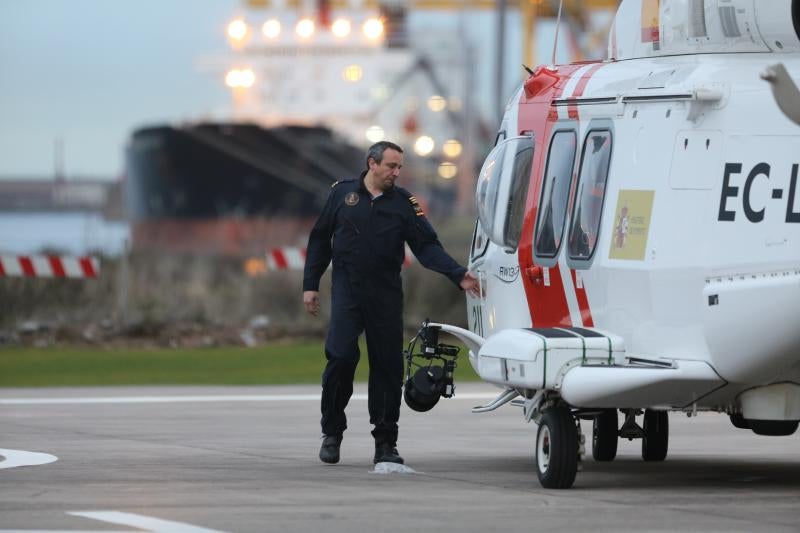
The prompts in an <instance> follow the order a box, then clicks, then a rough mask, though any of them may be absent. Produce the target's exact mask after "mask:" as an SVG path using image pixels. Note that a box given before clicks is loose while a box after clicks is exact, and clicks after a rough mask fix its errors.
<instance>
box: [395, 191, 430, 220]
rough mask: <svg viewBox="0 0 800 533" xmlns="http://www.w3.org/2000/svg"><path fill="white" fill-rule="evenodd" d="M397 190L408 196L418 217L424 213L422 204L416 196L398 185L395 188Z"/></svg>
mask: <svg viewBox="0 0 800 533" xmlns="http://www.w3.org/2000/svg"><path fill="white" fill-rule="evenodd" d="M397 192H399V193H400V194H402V195H403V196H405V197H406V198H408V201H409V202H411V207H413V208H414V213H416V214H417V216H418V217H421V216H424V215H425V213H424V212H423V211H422V206H421V205H419V201H418V200H417V198H416V196H414V195H413V194H411V193H410V192H408V191H407V190H405V189H403V188H400V187H398V188H397Z"/></svg>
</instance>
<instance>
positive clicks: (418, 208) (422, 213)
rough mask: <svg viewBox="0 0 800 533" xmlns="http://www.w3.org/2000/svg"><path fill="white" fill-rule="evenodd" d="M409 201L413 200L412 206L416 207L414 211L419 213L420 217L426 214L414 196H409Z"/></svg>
mask: <svg viewBox="0 0 800 533" xmlns="http://www.w3.org/2000/svg"><path fill="white" fill-rule="evenodd" d="M408 201H409V202H411V207H413V208H414V212H415V213H416V214H417V216H418V217H421V216H423V215H425V213H424V212H423V211H422V206H421V205H419V202H418V201H417V199H416V198H415V197H414V196H409V197H408Z"/></svg>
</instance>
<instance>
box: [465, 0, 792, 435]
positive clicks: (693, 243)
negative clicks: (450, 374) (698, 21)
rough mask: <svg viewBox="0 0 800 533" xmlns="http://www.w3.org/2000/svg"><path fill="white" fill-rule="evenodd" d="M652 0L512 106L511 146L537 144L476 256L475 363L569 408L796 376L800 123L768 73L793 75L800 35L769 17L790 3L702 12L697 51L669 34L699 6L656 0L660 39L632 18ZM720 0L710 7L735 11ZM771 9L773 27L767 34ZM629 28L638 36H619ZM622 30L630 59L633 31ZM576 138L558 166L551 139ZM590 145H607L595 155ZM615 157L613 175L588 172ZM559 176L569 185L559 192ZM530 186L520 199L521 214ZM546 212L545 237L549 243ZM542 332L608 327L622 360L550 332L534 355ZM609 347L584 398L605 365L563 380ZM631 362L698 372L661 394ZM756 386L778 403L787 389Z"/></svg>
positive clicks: (658, 401)
mask: <svg viewBox="0 0 800 533" xmlns="http://www.w3.org/2000/svg"><path fill="white" fill-rule="evenodd" d="M647 3H648V2H647V1H646V0H645V2H644V3H642V2H623V4H622V6H621V8H620V12H619V14H618V15H617V22H616V24H615V28H614V29H613V30H612V35H611V39H610V45H609V55H610V56H611V57H612V59H611V60H608V61H604V62H597V63H584V64H573V65H566V66H560V67H540V68H539V69H537V70H536V72H535V73H534V74H533V75H532V76H531V77H530V78H529V79H528V80H527V81H526V82H525V83H524V84H523V85H522V86H521V87H520V89H519V90H518V91H517V93H516V94H515V95H514V97H513V98H512V99H511V101H510V102H509V104H508V106H507V108H506V113H505V116H504V118H503V122H502V126H501V128H500V134H499V135H498V145H500V144H502V143H504V142H508V141H513V139H515V138H518V137H525V136H528V137H531V138H532V157H531V161H530V169H531V170H530V182H529V183H528V184H527V189H526V186H525V185H524V184H523V185H522V186H519V185H516V184H514V183H512V184H510V185H507V186H506V185H503V184H500V185H499V191H496V192H495V194H496V196H497V200H496V201H497V205H500V206H502V208H499V209H492V208H491V207H489V208H486V207H484V209H483V211H482V217H481V222H479V224H478V226H477V228H476V232H475V238H474V241H473V246H472V250H471V259H470V268H471V269H472V270H474V271H476V272H478V273H479V274H480V277H481V280H482V284H483V288H484V290H485V294H484V295H483V296H482V297H480V298H468V302H467V303H468V313H469V324H470V330H471V331H472V332H473V333H475V334H476V335H477V336H479V337H481V338H483V339H486V341H487V343H488V344H487V345H483V346H482V347H481V348H480V349H476V350H473V351H472V354H471V358H470V360H471V362H472V364H473V366H474V367H475V369H476V371H477V372H478V373H479V375H481V376H482V377H483V378H484V379H486V380H487V381H491V382H493V383H497V384H499V385H506V386H515V387H518V388H519V387H523V388H526V389H529V390H541V389H547V390H555V391H560V392H561V393H562V395H563V396H564V398H565V399H567V401H569V400H570V399H571V398H577V399H580V401H581V402H583V405H581V404H578V405H574V406H575V407H590V406H595V407H596V406H603V407H620V408H622V407H641V408H645V407H654V406H658V407H664V408H670V409H692V410H696V409H716V410H721V411H728V412H738V411H741V409H742V405H741V403H742V402H741V394H742V393H743V392H744V391H748V390H753V389H755V388H759V387H765V386H768V385H771V384H776V383H790V384H800V323H799V322H798V316H800V172H799V171H798V168H799V167H800V128H798V127H797V125H796V124H794V123H793V122H791V121H790V120H789V119H787V117H786V116H785V115H784V114H783V113H782V112H781V111H780V109H779V108H778V106H777V105H776V103H775V100H774V98H773V97H772V93H771V90H770V86H769V84H768V83H766V82H765V81H763V80H762V79H761V78H760V74H761V73H762V72H763V71H764V70H765V68H766V67H767V66H768V64H770V63H771V62H775V61H780V62H782V63H783V64H784V65H785V67H786V68H787V69H788V72H789V73H790V75H791V76H792V77H794V78H796V79H797V78H800V37H798V36H797V35H796V34H795V35H792V36H787V31H788V30H787V26H786V21H785V20H784V21H783V22H782V23H779V22H776V20H777V19H778V18H779V17H777V15H776V13H777V12H779V11H780V9H782V8H783V9H785V10H786V13H787V14H788V13H789V12H790V11H791V9H796V6H793V5H792V2H790V1H780V2H775V3H774V4H772V3H770V5H771V7H772V8H774V9H775V11H774V12H773V11H770V12H767V11H766V10H765V9H764V8H760V9H761V11H760V12H757V11H756V7H755V4H756V3H754V2H753V1H752V0H750V1H749V2H747V1H744V0H743V1H739V2H734V3H735V4H737V6H736V7H737V8H738V9H739V10H740V13H739V18H738V19H736V21H737V22H738V23H739V25H740V27H744V28H746V29H747V30H746V31H744V30H742V31H741V33H742V34H743V35H739V36H737V37H731V36H730V35H721V34H720V35H718V36H716V37H714V35H713V33H714V32H713V31H712V20H711V18H710V17H707V18H706V23H707V25H708V31H707V33H708V36H707V38H706V39H705V41H703V40H702V39H695V41H697V43H695V44H694V45H692V44H691V43H689V44H686V41H687V38H685V32H684V34H681V32H680V31H679V29H676V28H678V25H679V24H678V23H684V24H690V22H691V21H689V22H687V20H688V19H686V17H684V18H685V19H686V20H683V21H681V20H677V22H676V18H675V13H674V12H676V9H677V8H676V6H684V7H685V8H686V9H688V7H686V6H687V4H686V2H680V1H672V2H669V1H665V2H661V6H660V8H661V12H660V16H661V19H662V20H661V22H662V25H661V27H660V40H659V37H658V36H655V37H654V38H653V39H652V40H651V41H649V42H648V41H647V40H646V39H645V37H644V33H645V32H644V30H643V25H644V24H645V23H644V22H642V20H643V18H639V15H640V14H641V16H642V17H644V14H645V13H644V12H645V11H646V9H647V6H646V5H644V4H647ZM716 3H717V2H714V4H716ZM724 3H725V2H722V0H720V5H719V6H713V7H714V8H715V9H716V8H717V7H718V8H719V13H723V11H722V9H723V6H722V4H724ZM728 3H730V2H728ZM708 4H710V2H707V3H706V9H712V7H709V6H708ZM748 6H749V7H748ZM670 9H672V11H673V18H672V19H669V12H670ZM747 9H749V11H747ZM709 13H710V12H709ZM707 14H708V13H707ZM689 15H691V13H689ZM748 17H749V18H748ZM759 17H760V18H759ZM751 19H752V21H751ZM670 20H672V22H673V23H675V24H676V26H674V27H672V34H673V35H672V40H671V41H670V40H669V39H667V38H666V37H665V34H667V33H669V29H665V27H664V24H666V23H667V22H669V21H670ZM760 21H766V22H761V24H762V26H763V27H764V28H766V29H764V30H763V31H762V32H761V33H757V31H756V30H757V29H760V28H761V27H759V28H755V23H756V22H760ZM723 22H724V21H723ZM748 22H752V27H751V26H750V25H748ZM727 24H728V26H730V24H731V22H730V21H728V22H727ZM770 24H772V26H770ZM788 24H789V26H788V27H789V28H790V27H791V17H789V22H788ZM631 25H632V26H635V28H634V31H633V33H637V32H640V30H641V34H642V35H643V36H642V37H641V41H640V40H638V34H637V36H636V38H633V39H629V38H627V37H625V38H623V36H622V35H620V36H619V37H618V36H617V34H619V33H621V32H622V31H623V29H624V28H626V27H627V26H631ZM628 29H629V28H628ZM722 31H723V30H722V29H719V28H718V33H720V32H722ZM725 31H727V32H728V33H730V32H731V31H732V30H731V29H730V27H729V28H727V29H725ZM748 32H751V33H752V34H753V35H750V34H749V33H748ZM770 32H771V33H770ZM629 33H631V31H628V32H627V33H626V34H625V35H627V34H629ZM754 35H757V36H758V37H760V38H761V40H760V41H758V42H756V41H757V40H756V39H755V37H754ZM775 36H778V37H775ZM790 37H791V38H792V39H793V40H790ZM778 38H780V39H781V40H782V41H781V42H778V41H777V39H778ZM715 39H716V41H715ZM688 40H689V41H691V39H688ZM629 41H630V42H631V43H632V44H628V45H626V46H627V50H628V52H627V55H625V53H624V52H622V51H620V50H619V48H620V47H621V45H620V43H622V42H625V43H628V42H629ZM701 41H702V42H701ZM776 42H778V45H777V46H776V44H775V43H776ZM653 43H658V46H657V45H655V44H653ZM698 43H699V44H698ZM708 43H711V44H708ZM767 43H769V44H770V45H771V46H772V48H774V49H775V51H773V50H772V49H770V47H769V46H768V44H767ZM670 46H671V48H670ZM778 47H780V49H778ZM615 56H616V57H615ZM557 136H558V139H557ZM514 149H515V148H514V147H510V148H509V149H508V150H506V153H505V154H503V153H502V151H500V152H501V153H500V154H499V155H495V152H493V153H492V154H490V156H489V158H488V159H487V164H485V165H484V169H483V171H482V176H481V177H480V178H479V185H478V188H479V191H478V204H479V211H481V205H484V206H485V205H487V202H486V201H484V200H486V199H485V198H484V197H482V196H481V187H482V186H484V187H489V188H491V185H486V182H491V181H492V180H494V181H495V182H496V181H498V180H499V181H502V180H503V178H502V177H498V176H493V175H491V174H492V172H495V173H496V174H497V168H498V167H500V166H502V165H503V164H504V162H505V164H506V165H509V164H511V165H514V164H517V165H519V163H518V162H515V161H514V159H513V157H510V156H509V154H508V152H509V151H513V150H514ZM516 149H517V152H518V153H522V152H523V151H524V148H522V147H517V148H516ZM570 150H571V151H572V152H573V153H572V155H571V156H569V155H567V156H564V157H562V159H563V161H564V162H563V164H561V167H562V168H561V169H560V172H561V173H560V174H559V173H558V172H556V171H555V170H556V167H558V166H559V162H558V153H562V152H563V153H569V152H570ZM559 151H560V152H559ZM593 151H596V152H595V153H600V154H601V155H600V156H598V157H594V159H592V153H593ZM557 152H558V153H557ZM587 154H588V155H587ZM487 166H488V167H489V168H488V169H487ZM604 166H607V175H606V176H603V177H602V178H596V179H594V180H593V179H592V176H591V174H595V175H599V174H603V172H604V169H603V167H604ZM492 167H494V168H492ZM551 168H553V169H554V171H551ZM565 169H566V170H565ZM487 172H488V175H487ZM586 174H589V176H586ZM487 176H488V177H487ZM481 179H483V180H484V183H483V185H482V183H481V181H480V180H481ZM550 180H552V181H553V183H555V184H556V185H553V186H551V187H550V188H548V186H547V184H548V182H549V181H550ZM559 183H561V184H562V186H561V188H559V187H558V184H559ZM504 187H505V189H504ZM588 187H591V188H592V190H591V191H589V192H586V190H585V189H586V188H588ZM526 193H527V195H526V199H525V200H524V213H522V214H520V213H519V212H516V213H510V212H511V211H514V207H513V206H512V204H514V201H515V200H516V201H518V202H520V200H519V198H520V196H525V194H526ZM489 194H490V196H491V194H492V193H491V192H490V193H489ZM581 198H583V201H582V200H581ZM492 200H494V199H492ZM548 204H551V205H548ZM521 205H522V204H521ZM509 206H511V207H509ZM506 207H507V208H508V210H507V211H506V210H505V208H506ZM582 208H583V209H584V211H581V209H582ZM516 209H517V211H519V210H520V209H521V207H518V208H516ZM554 213H556V214H554ZM515 216H516V217H517V218H519V222H518V223H516V225H517V226H518V227H519V228H520V230H519V232H518V236H516V239H513V238H512V239H511V241H512V242H511V243H510V244H509V243H508V242H504V238H505V237H506V234H507V233H509V229H508V227H505V228H504V227H502V226H503V224H504V220H503V219H505V220H509V219H513V218H514V217H515ZM498 217H499V218H498ZM495 218H497V221H495V220H494V219H495ZM548 223H549V224H550V225H552V226H554V227H555V230H554V231H553V230H552V228H551V230H550V233H554V234H555V235H554V236H555V239H554V240H553V239H552V238H551V240H550V241H548V242H549V244H547V243H545V241H544V240H542V241H539V239H543V237H542V233H544V232H545V230H544V229H543V227H544V226H546V225H547V224H548ZM509 224H511V225H512V226H513V225H514V223H509ZM486 226H494V227H493V228H487V227H486ZM585 226H589V227H588V228H586V227H585ZM498 227H499V229H498ZM584 230H585V231H584ZM513 231H514V230H513V229H512V230H511V232H512V233H513ZM493 236H494V238H493ZM576 238H577V239H578V240H581V241H583V246H584V247H585V248H590V250H589V251H587V250H583V251H581V249H580V245H578V244H576V243H575V239H576ZM542 243H544V244H542ZM539 244H542V246H539ZM547 328H561V329H566V330H568V331H569V330H570V329H575V328H578V329H579V330H580V329H581V328H586V329H587V330H590V331H595V332H601V333H603V335H604V337H605V338H606V340H604V341H603V342H606V343H608V345H609V346H610V348H608V350H607V351H608V352H609V354H610V355H608V356H606V355H602V356H600V357H598V358H597V359H592V358H591V357H589V358H588V359H587V358H586V356H585V353H584V352H585V347H586V342H587V341H586V339H585V338H584V339H581V338H580V336H581V335H580V331H579V332H578V333H577V335H576V338H575V339H569V340H567V341H563V340H561V341H557V342H556V344H559V343H561V345H563V346H562V348H561V349H562V351H563V354H562V357H560V358H559V357H557V356H556V355H555V354H556V353H557V352H558V349H556V347H555V345H554V344H553V343H552V342H550V346H549V348H550V353H549V354H548V355H547V356H540V355H537V353H542V352H545V353H546V352H547V347H546V346H545V347H544V349H543V348H542V347H539V348H536V349H534V352H535V353H534V352H530V348H529V347H525V346H524V345H525V344H526V340H525V339H526V338H525V337H524V334H520V333H518V332H519V331H520V330H525V331H527V330H529V329H547ZM539 334H542V332H539ZM519 335H523V336H522V337H519ZM504 336H505V337H504ZM515 336H516V337H515ZM544 336H545V337H547V332H544ZM512 337H513V339H512ZM517 337H519V338H517ZM493 338H494V339H495V340H494V341H492V339H493ZM501 338H502V339H501ZM501 340H502V342H501ZM490 341H491V342H490ZM592 342H595V341H592ZM509 343H510V344H509ZM544 344H547V340H546V339H545V341H544ZM537 346H538V345H537ZM582 350H583V352H582ZM501 352H505V353H501ZM576 354H577V355H576ZM542 355H543V354H542ZM604 358H605V359H607V366H608V367H616V369H617V370H618V371H619V372H618V373H617V374H614V373H613V372H606V373H604V374H601V376H604V377H602V378H600V379H601V380H602V381H604V382H608V381H612V382H613V381H615V380H617V379H619V380H620V385H619V386H618V387H617V389H616V390H615V391H614V392H613V394H610V393H609V391H608V390H600V389H603V387H600V386H597V388H598V390H597V391H594V392H593V391H591V390H582V391H581V392H580V394H577V395H576V394H574V392H575V391H574V389H575V387H580V388H582V389H591V388H592V387H593V385H591V384H587V383H586V381H587V380H588V381H593V380H596V379H597V378H596V376H595V374H592V373H590V372H588V371H584V372H585V373H586V376H587V378H586V380H580V381H577V382H574V383H571V382H570V380H571V378H569V376H570V374H571V373H574V375H575V376H577V375H578V374H579V373H580V372H577V367H581V366H584V367H585V366H591V365H590V364H587V363H592V362H593V361H594V362H595V363H598V362H602V361H603V359H604ZM631 358H633V359H634V360H636V361H637V362H638V364H637V365H635V366H637V368H639V367H642V366H645V367H652V368H654V369H655V368H658V367H659V366H660V365H663V366H667V365H670V366H671V367H672V368H673V369H675V370H679V369H681V368H682V369H683V371H684V372H688V376H683V377H681V376H679V375H678V374H679V372H675V373H674V374H675V375H674V376H670V377H669V378H666V381H665V382H663V383H662V385H664V387H662V388H661V389H659V387H657V386H654V385H655V383H654V382H651V381H648V379H643V381H642V382H641V383H637V382H636V380H634V381H633V382H631V383H628V384H627V385H625V384H624V383H622V382H625V380H626V379H628V378H627V377H626V376H627V375H631V374H630V372H627V373H626V371H627V370H630V367H631V365H630V361H631ZM548 359H549V360H548ZM514 361H517V362H519V361H524V362H526V363H525V364H522V363H520V364H521V365H522V366H514V365H515V363H514ZM576 361H577V363H576ZM681 361H683V362H684V363H683V364H681ZM698 364H699V365H700V366H694V365H698ZM537 367H538V368H537ZM545 367H549V368H545ZM509 368H510V369H511V374H513V375H511V376H510V375H509ZM604 370H611V368H607V369H604ZM517 372H523V373H526V372H527V375H526V378H528V379H522V378H520V377H519V376H517V375H516V373H517ZM638 375H639V376H642V375H644V374H642V373H640V374H638ZM660 375H661V376H662V377H663V376H665V374H664V373H661V374H660ZM533 376H535V377H533ZM683 378H686V379H683ZM540 379H541V385H539V382H538V380H540ZM573 381H574V380H573ZM568 385H571V386H572V389H573V390H572V391H568V390H567V388H568ZM795 386H796V388H794V387H791V388H789V389H785V388H784V389H785V390H784V389H780V390H781V391H782V392H781V393H780V394H781V395H782V397H781V399H780V401H779V402H778V403H777V404H776V405H775V408H774V409H773V411H774V412H772V413H768V416H769V417H770V418H774V419H781V420H783V419H789V418H794V419H800V392H798V391H800V385H795ZM626 387H628V390H627V393H626ZM648 389H649V390H648ZM665 389H666V390H665ZM763 390H764V392H765V394H766V395H767V396H769V397H771V396H774V394H775V390H776V389H774V388H773V389H769V388H767V389H763ZM651 393H652V394H651ZM751 403H752V402H751ZM780 410H783V411H785V414H783V415H782V414H781V413H779V412H778V411H780ZM753 416H755V415H753ZM759 416H762V415H759Z"/></svg>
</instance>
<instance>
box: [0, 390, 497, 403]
mask: <svg viewBox="0 0 800 533" xmlns="http://www.w3.org/2000/svg"><path fill="white" fill-rule="evenodd" d="M497 394H498V393H493V392H471V393H463V394H458V393H456V395H455V396H453V397H452V398H449V400H486V399H491V398H496V397H497ZM351 399H352V400H366V399H367V395H366V394H353V396H352V398H351ZM308 401H314V402H318V401H320V395H319V394H240V395H200V396H92V397H84V398H80V397H75V398H0V405H68V404H129V403H191V402H308Z"/></svg>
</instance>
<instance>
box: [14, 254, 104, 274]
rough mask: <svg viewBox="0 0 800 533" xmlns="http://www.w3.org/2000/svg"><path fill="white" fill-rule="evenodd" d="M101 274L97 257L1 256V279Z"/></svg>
mask: <svg viewBox="0 0 800 533" xmlns="http://www.w3.org/2000/svg"><path fill="white" fill-rule="evenodd" d="M99 274H100V261H99V260H98V259H97V258H96V257H72V256H56V255H0V277H6V276H8V277H11V276H20V277H26V278H96V277H98V275H99Z"/></svg>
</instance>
